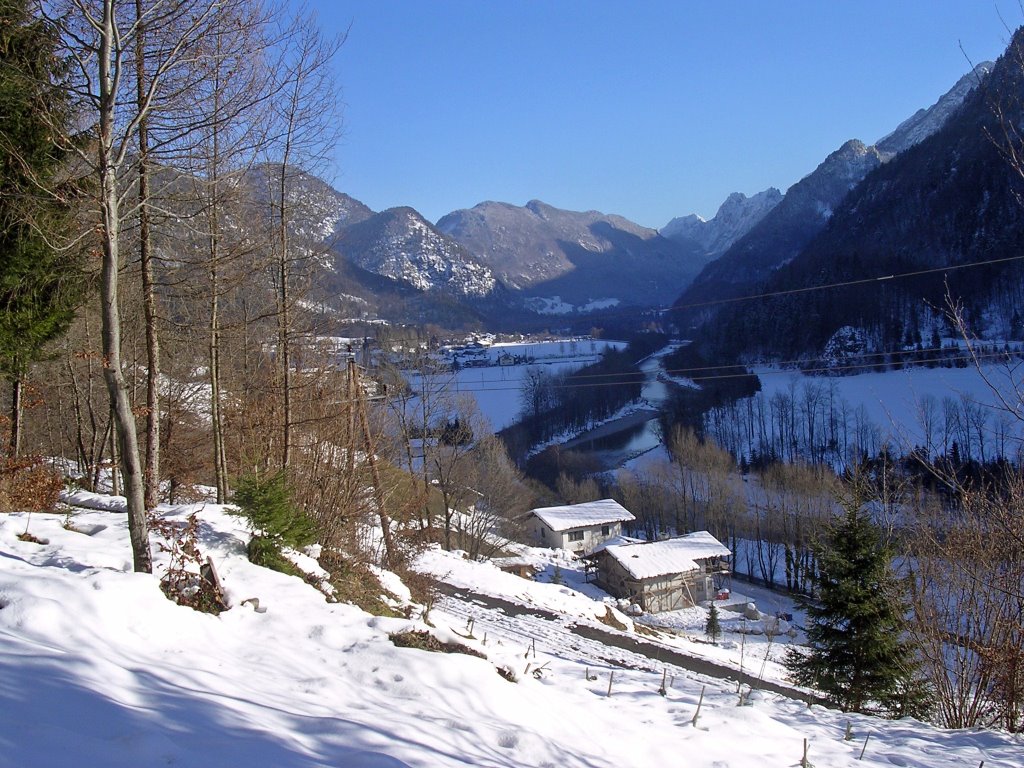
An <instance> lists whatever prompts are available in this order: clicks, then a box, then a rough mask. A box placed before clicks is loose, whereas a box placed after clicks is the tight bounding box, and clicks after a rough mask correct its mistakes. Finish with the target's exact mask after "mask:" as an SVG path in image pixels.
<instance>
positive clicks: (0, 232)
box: [0, 0, 79, 455]
mask: <svg viewBox="0 0 1024 768" xmlns="http://www.w3.org/2000/svg"><path fill="white" fill-rule="evenodd" d="M56 47H57V35H56V32H55V31H54V30H53V28H52V27H51V26H50V25H48V24H47V23H46V22H44V21H43V20H41V19H39V18H37V17H36V16H34V15H33V13H32V12H31V10H30V3H29V2H28V1H27V0H0V370H2V372H3V374H4V376H6V377H7V379H8V380H9V381H10V382H11V415H10V419H11V432H10V442H9V446H8V449H9V453H10V454H11V455H17V454H18V452H19V448H20V436H21V399H22V397H21V389H22V383H23V381H24V377H25V375H26V373H27V372H28V369H29V366H30V365H31V363H33V362H34V361H35V360H36V359H38V358H39V356H40V354H41V353H42V350H43V347H44V346H45V345H46V344H47V342H49V341H51V340H52V339H54V338H56V337H58V336H59V335H60V334H62V333H63V332H64V331H65V330H66V329H67V326H68V325H69V324H70V322H71V319H72V317H73V315H74V309H75V306H76V302H77V299H78V296H79V290H78V284H79V281H78V280H76V279H75V278H76V277H77V275H78V270H77V268H76V267H77V264H76V262H77V257H76V256H75V255H74V254H72V253H71V252H70V251H65V250H61V249H60V248H58V247H57V246H56V245H55V241H56V239H57V238H56V237H55V236H54V233H55V232H59V231H60V230H61V229H62V224H63V223H64V219H65V217H66V216H67V215H68V214H67V211H68V206H67V204H66V202H64V201H62V200H61V198H60V197H59V195H58V194H57V193H58V190H57V188H56V184H55V182H56V176H57V173H58V171H59V170H60V169H61V168H63V167H64V153H63V152H62V151H60V149H59V148H58V144H59V141H60V137H59V136H58V135H57V134H58V132H59V133H63V131H64V128H65V126H66V123H67V122H68V120H69V115H70V110H69V108H68V104H67V99H66V97H65V96H64V94H63V92H62V91H61V90H59V89H58V88H57V87H55V86H56V83H57V82H58V81H59V79H60V78H61V76H62V71H61V70H62V65H61V63H60V60H59V59H58V58H57V57H56V56H55V50H56ZM64 191H65V192H66V191H67V190H66V189H65V190H64Z"/></svg>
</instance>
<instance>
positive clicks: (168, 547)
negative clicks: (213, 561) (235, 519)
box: [150, 513, 227, 615]
mask: <svg viewBox="0 0 1024 768" xmlns="http://www.w3.org/2000/svg"><path fill="white" fill-rule="evenodd" d="M150 528H151V530H153V532H154V533H157V534H159V535H160V536H162V537H163V538H164V539H165V540H166V543H164V542H160V544H159V546H160V549H161V550H163V551H164V552H167V553H168V554H169V555H170V562H169V563H168V564H167V570H166V571H165V572H164V575H163V576H162V577H161V579H160V589H161V590H162V591H163V593H164V594H165V595H166V596H167V597H168V599H170V600H173V601H174V602H176V603H177V604H178V605H184V606H187V607H189V608H192V609H194V610H197V611H200V612H202V613H212V614H214V615H216V614H218V613H220V612H221V611H223V610H226V609H227V602H226V601H225V599H224V595H222V594H221V592H220V589H219V587H218V586H217V584H216V578H212V579H208V578H206V577H205V576H204V575H203V556H202V554H201V553H200V551H199V520H198V518H197V517H196V515H195V513H192V514H191V515H189V517H188V519H187V520H186V521H185V523H184V525H182V524H179V523H175V522H172V521H170V520H162V519H160V518H154V519H152V520H151V521H150ZM210 567H212V566H210Z"/></svg>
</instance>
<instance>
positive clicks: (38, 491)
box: [0, 456, 64, 512]
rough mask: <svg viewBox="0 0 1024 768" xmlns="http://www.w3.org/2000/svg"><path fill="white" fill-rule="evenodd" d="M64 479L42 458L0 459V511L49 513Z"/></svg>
mask: <svg viewBox="0 0 1024 768" xmlns="http://www.w3.org/2000/svg"><path fill="white" fill-rule="evenodd" d="M63 487H64V479H63V478H62V477H61V474H60V473H59V472H58V471H57V470H55V469H54V468H53V467H50V466H48V465H47V464H45V463H44V461H43V459H42V458H40V457H38V456H35V457H27V458H20V459H10V458H5V459H0V512H52V511H53V510H54V509H56V507H57V503H58V502H59V501H60V492H61V489H62V488H63Z"/></svg>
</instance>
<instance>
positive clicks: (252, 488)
mask: <svg viewBox="0 0 1024 768" xmlns="http://www.w3.org/2000/svg"><path fill="white" fill-rule="evenodd" d="M232 501H233V502H234V504H235V506H237V507H238V511H237V512H233V513H232V514H237V515H241V516H242V517H244V518H245V519H246V520H247V521H248V523H249V528H250V529H251V530H252V532H253V537H252V539H251V540H250V541H249V560H250V561H252V562H253V563H255V564H256V565H262V566H264V567H266V568H273V569H274V570H276V571H281V572H283V573H290V574H293V575H301V574H300V573H299V570H298V568H296V567H295V565H294V564H293V563H292V562H291V561H290V560H288V559H287V558H286V557H284V555H282V554H281V550H282V548H283V547H292V548H294V549H301V548H302V547H304V546H306V545H308V544H312V543H313V541H314V540H315V538H316V529H315V527H314V525H313V521H312V520H310V519H309V517H308V516H307V515H306V513H305V512H303V511H302V510H301V509H299V508H298V507H297V506H296V505H295V503H294V502H293V501H292V492H291V488H289V487H288V481H287V479H286V477H285V475H284V473H283V472H278V473H276V474H273V475H270V476H269V477H260V476H258V475H249V476H247V477H244V478H242V480H241V482H240V483H239V484H238V489H237V490H236V491H235V496H234V498H233V499H232Z"/></svg>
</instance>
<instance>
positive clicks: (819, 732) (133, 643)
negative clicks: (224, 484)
mask: <svg viewBox="0 0 1024 768" xmlns="http://www.w3.org/2000/svg"><path fill="white" fill-rule="evenodd" d="M92 503H93V505H94V506H104V503H103V499H102V498H96V497H94V498H93V499H92ZM113 506H114V508H116V505H113ZM192 511H196V512H197V513H198V515H199V519H200V521H201V529H200V537H201V538H200V546H201V548H202V551H203V552H204V554H210V555H211V556H212V557H213V560H214V562H215V563H216V565H217V568H218V571H219V573H220V575H221V578H222V580H223V582H224V585H225V588H226V590H227V591H228V594H229V598H230V600H231V603H232V606H233V607H232V608H231V609H230V610H228V611H226V612H224V613H223V614H221V615H220V616H217V617H214V616H209V615H204V614H199V613H195V612H193V611H192V610H190V609H188V608H182V607H179V606H176V605H174V604H173V603H171V602H169V601H168V600H166V599H165V598H164V597H163V595H162V593H161V592H160V590H159V587H158V578H159V572H160V570H161V569H162V567H163V563H164V558H165V555H164V554H162V553H157V557H158V573H157V575H153V576H150V575H145V574H135V573H132V572H131V571H130V552H129V545H128V537H127V531H126V523H125V517H124V514H123V513H122V512H119V511H103V510H90V511H84V510H83V511H78V512H77V513H76V514H75V515H74V517H73V519H72V521H71V522H72V523H73V529H67V528H65V527H63V526H62V522H63V517H62V516H54V515H35V516H33V517H32V518H31V521H29V520H27V518H26V516H25V515H21V514H13V515H3V516H0V681H2V684H0V711H2V712H3V717H2V718H0V766H4V767H7V766H9V767H10V768H35V767H37V766H40V767H42V766H126V767H127V766H132V767H133V768H134V767H136V766H150V765H183V766H236V765H237V766H242V765H244V766H268V767H269V766H274V767H275V768H288V767H290V766H302V767H304V768H305V767H311V766H346V768H400V767H401V766H417V767H420V766H422V767H423V768H433V767H434V766H463V767H464V766H469V765H472V766H507V767H509V768H511V767H512V766H538V767H540V766H558V767H561V766H580V767H581V768H582V767H585V768H606V767H607V768H612V766H614V767H615V768H624V767H629V766H637V767H638V768H641V767H642V768H646V767H647V766H660V765H681V764H685V765H688V766H709V767H710V766H715V767H716V768H724V767H726V766H731V767H734V768H735V767H743V766H758V767H760V766H765V765H776V766H790V765H796V764H797V763H798V762H799V761H800V758H801V756H802V754H803V747H804V740H805V739H807V742H808V749H809V752H808V756H809V759H810V761H811V762H812V763H813V764H815V765H817V766H851V767H852V766H855V765H856V766H891V765H900V766H920V767H921V768H926V767H927V768H932V767H934V766H972V767H973V766H976V765H978V764H979V762H981V761H982V760H984V761H985V765H986V767H987V768H995V767H997V766H1002V767H1004V768H1009V767H1010V766H1020V765H1021V759H1020V755H1021V754H1022V750H1024V740H1022V739H1021V738H1020V737H1014V736H1010V735H1007V734H1004V733H998V732H992V733H989V732H975V731H970V732H968V731H956V732H949V731H939V730H936V729H933V728H930V727H928V726H925V725H922V724H920V723H918V722H915V721H912V720H904V721H899V722H886V721H881V720H876V719H873V718H867V717H859V716H853V717H849V716H846V715H842V714H840V713H837V712H832V711H830V710H827V709H824V708H821V707H818V706H814V707H810V708H809V707H807V706H806V705H805V704H803V703H800V702H797V701H794V700H791V699H787V698H784V697H781V696H777V695H774V694H772V695H768V694H765V695H762V696H760V697H757V696H755V697H754V699H753V701H752V705H751V706H744V707H738V706H737V697H736V693H735V687H734V685H733V684H732V683H728V682H724V681H716V680H713V679H706V678H698V677H694V676H692V675H688V674H682V673H681V674H678V675H676V674H673V676H672V677H671V678H670V679H669V684H668V686H667V691H666V694H667V695H665V696H661V695H659V693H658V688H659V686H660V683H661V675H660V674H658V673H657V672H656V671H650V670H648V669H629V668H625V667H622V666H618V665H614V664H612V663H608V662H604V663H600V662H599V663H596V664H595V663H592V661H591V660H590V659H589V657H587V654H585V653H580V652H576V651H573V650H572V643H571V641H569V640H566V639H559V638H560V634H561V632H560V630H559V629H558V627H555V626H552V627H550V628H549V629H550V635H549V638H550V639H549V640H548V641H547V642H546V643H541V642H538V643H537V651H536V657H534V656H532V655H531V656H530V658H529V659H526V658H525V657H524V644H523V642H522V638H521V637H520V638H510V637H503V636H499V635H491V636H490V637H489V638H488V640H487V643H486V645H485V644H484V643H483V638H482V637H481V636H480V635H479V633H477V632H474V634H475V635H476V639H465V640H463V639H462V638H460V637H459V635H460V634H465V633H466V620H465V618H464V617H463V616H461V615H457V613H456V612H454V611H453V612H452V613H446V612H445V609H444V607H443V606H438V607H435V609H434V610H433V611H432V612H431V615H430V618H431V620H432V622H433V624H434V625H435V628H434V629H433V630H432V631H434V632H436V633H437V634H438V635H439V636H440V637H441V638H442V639H445V640H461V641H462V642H465V643H466V644H467V645H470V646H472V647H475V648H476V649H478V650H479V651H481V652H483V653H484V654H486V655H487V658H486V659H481V658H473V657H470V656H466V655H461V654H451V655H445V654H436V653H428V652H426V651H421V650H416V649H407V648H396V647H395V646H394V645H393V644H392V643H391V642H390V641H389V639H388V633H389V632H394V631H396V630H403V629H407V628H420V629H426V628H427V627H426V625H424V624H422V623H420V622H419V621H418V620H415V619H408V620H407V619H384V618H376V617H373V616H370V615H368V614H366V613H364V612H362V611H361V610H359V609H357V608H355V607H353V606H349V605H339V604H329V603H327V602H326V601H325V599H324V597H323V595H322V594H320V593H319V592H317V591H316V590H315V589H313V588H312V587H310V586H309V585H307V584H305V583H304V582H302V581H300V580H298V579H296V578H292V577H287V576H283V575H281V574H277V573H273V572H270V571H266V570H264V569H261V568H257V567H255V566H253V565H251V564H250V563H248V561H247V560H246V559H245V556H244V548H245V542H246V538H247V534H246V532H245V531H244V529H243V528H242V526H241V525H240V522H239V521H238V520H237V519H235V518H232V517H230V516H227V515H226V514H224V511H223V510H222V508H220V507H218V506H216V505H206V506H195V507H175V508H162V509H161V510H160V512H161V515H162V516H163V517H166V518H168V519H172V520H179V521H180V520H183V519H184V518H185V517H186V516H187V515H188V514H189V513H190V512H192ZM26 527H28V530H29V532H30V533H32V534H33V535H35V536H36V537H38V538H39V539H41V540H43V541H44V543H41V544H40V543H33V542H30V541H21V540H19V539H18V534H21V533H22V532H23V531H25V529H26ZM75 529H77V530H75ZM80 531H85V532H80ZM428 558H433V562H434V563H435V565H436V568H437V569H439V570H445V571H446V572H449V573H450V574H451V577H452V578H453V579H458V578H466V579H472V580H473V583H474V585H475V586H477V587H478V588H484V587H485V586H486V588H487V589H495V590H499V591H500V592H501V593H502V594H505V595H509V596H518V598H519V599H522V600H531V599H532V600H542V601H543V602H544V604H545V605H548V606H552V607H555V609H556V610H557V611H558V612H559V613H560V614H565V615H572V616H578V617H579V618H580V620H587V619H586V617H587V615H588V613H589V614H590V615H591V616H593V615H594V614H595V613H596V610H598V609H599V608H600V606H602V605H603V604H601V603H598V602H595V601H594V600H593V599H592V597H597V596H598V595H596V594H593V595H592V594H581V593H580V592H577V591H575V590H573V589H571V586H572V584H571V583H567V584H565V585H557V584H556V585H552V584H541V583H531V582H528V581H526V580H523V579H519V578H518V577H514V576H508V579H515V580H516V581H515V582H509V581H505V580H502V579H499V578H498V577H497V576H496V575H495V574H494V573H491V572H490V571H495V572H496V569H493V568H492V567H490V566H473V564H466V565H461V564H460V563H461V562H462V561H458V560H456V559H455V558H452V557H450V556H443V557H442V556H440V555H436V554H435V555H429V556H428ZM565 564H566V568H565V569H562V570H563V573H564V572H565V571H571V570H572V569H571V567H570V564H569V563H568V562H566V563H565ZM548 565H552V563H551V562H550V559H549V563H548ZM470 567H475V568H477V569H484V568H489V569H490V570H489V571H486V572H485V571H483V570H478V572H477V573H476V574H475V575H474V573H472V572H471V571H470V570H469V568H470ZM552 570H553V565H552ZM568 575H569V576H570V579H571V578H572V576H571V574H568ZM249 597H259V598H260V601H261V606H262V607H266V609H267V610H266V612H265V613H257V612H255V611H254V610H252V609H251V608H250V607H248V606H241V601H242V600H243V599H245V598H249ZM457 607H458V606H454V608H457ZM538 621H540V620H538ZM679 621H680V624H681V626H683V628H684V629H686V626H685V625H686V623H687V621H686V619H685V618H684V617H679ZM549 623H550V622H549ZM512 626H514V625H510V627H512ZM686 631H692V630H690V629H687V630H686ZM752 642H753V641H752ZM694 645H696V643H694ZM709 647H711V646H709ZM726 651H728V649H725V650H723V651H722V652H723V653H724V652H726ZM527 664H529V665H530V670H527V669H526V665H527ZM498 668H507V669H508V670H511V672H512V673H513V674H514V675H515V676H516V677H517V678H518V681H517V682H510V681H508V680H506V679H505V678H504V677H502V676H501V675H499V674H498V672H497V669H498ZM538 668H539V669H540V672H538V673H537V674H536V675H534V674H533V672H532V670H535V669H538ZM588 669H589V672H590V677H592V678H594V679H588V678H587V676H586V675H585V672H586V671H587V670H588ZM612 671H614V673H615V674H614V685H613V687H612V694H611V696H609V695H608V687H609V684H608V683H609V675H610V673H611V672H612ZM702 689H703V690H704V695H703V703H702V704H701V709H700V717H699V719H698V720H697V723H696V726H694V725H693V718H694V713H695V712H696V710H697V704H698V700H699V699H700V698H701V693H702ZM848 721H849V722H850V723H851V724H852V728H853V733H854V739H853V740H852V741H845V740H844V739H843V735H844V732H845V729H846V725H847V722H848ZM868 735H870V743H869V744H868V747H867V750H866V753H865V756H864V760H863V762H858V761H857V756H858V754H859V753H860V750H861V747H862V746H863V741H864V738H865V737H867V736H868ZM737 737H739V738H737ZM681 761H682V762H681Z"/></svg>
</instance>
